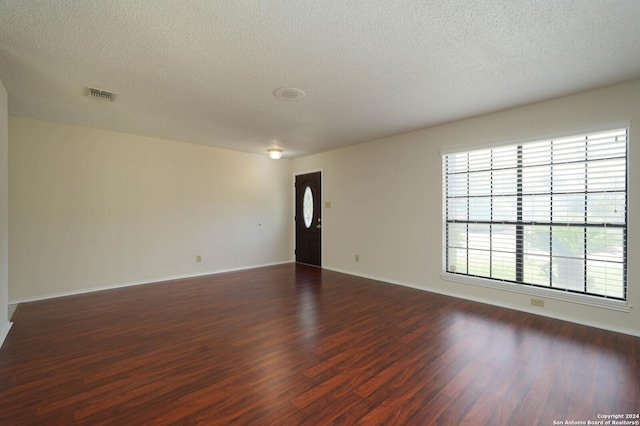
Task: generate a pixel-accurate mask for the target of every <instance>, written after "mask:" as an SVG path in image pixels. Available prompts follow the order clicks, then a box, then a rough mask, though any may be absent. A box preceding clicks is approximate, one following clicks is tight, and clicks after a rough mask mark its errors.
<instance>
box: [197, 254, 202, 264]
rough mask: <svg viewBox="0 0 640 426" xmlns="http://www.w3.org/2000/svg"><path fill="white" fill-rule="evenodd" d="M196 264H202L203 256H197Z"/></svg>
mask: <svg viewBox="0 0 640 426" xmlns="http://www.w3.org/2000/svg"><path fill="white" fill-rule="evenodd" d="M196 262H198V263H200V262H202V256H200V255H199V254H198V255H196Z"/></svg>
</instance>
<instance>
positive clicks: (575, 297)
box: [440, 272, 632, 312]
mask: <svg viewBox="0 0 640 426" xmlns="http://www.w3.org/2000/svg"><path fill="white" fill-rule="evenodd" d="M440 277H441V278H442V279H443V280H446V281H453V282H458V283H462V284H470V285H475V286H480V287H488V288H493V289H497V290H504V291H510V292H512V293H520V294H526V295H530V296H536V297H542V298H545V299H553V300H560V301H563V302H570V303H578V304H581V305H587V306H594V307H598V308H604V309H610V310H613V311H619V312H630V311H631V308H632V305H630V304H629V302H625V301H622V300H613V299H604V298H599V297H596V296H589V295H583V294H576V293H569V292H562V291H558V290H551V289H545V288H540V287H532V286H527V285H520V284H514V283H507V282H502V281H494V280H491V279H486V278H478V277H468V276H464V275H458V274H451V273H448V272H441V273H440Z"/></svg>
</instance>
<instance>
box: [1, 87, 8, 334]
mask: <svg viewBox="0 0 640 426" xmlns="http://www.w3.org/2000/svg"><path fill="white" fill-rule="evenodd" d="M7 108H8V107H7V91H6V89H5V88H4V85H3V84H2V81H0V346H1V345H2V342H3V341H4V339H5V337H6V335H7V333H8V332H9V327H10V323H9V320H8V307H9V306H8V305H9V296H8V291H9V290H8V288H9V272H8V270H9V182H8V179H9V163H8V147H9V139H8V129H7V127H8V124H7V120H8V113H7Z"/></svg>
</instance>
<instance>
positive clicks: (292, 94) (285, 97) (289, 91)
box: [273, 87, 305, 101]
mask: <svg viewBox="0 0 640 426" xmlns="http://www.w3.org/2000/svg"><path fill="white" fill-rule="evenodd" d="M273 96H275V97H276V98H278V99H280V100H281V101H299V100H300V99H302V98H304V96H305V93H304V92H303V91H302V90H300V89H296V88H295V87H281V88H279V89H276V91H275V92H273Z"/></svg>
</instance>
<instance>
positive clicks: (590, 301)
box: [440, 121, 631, 312]
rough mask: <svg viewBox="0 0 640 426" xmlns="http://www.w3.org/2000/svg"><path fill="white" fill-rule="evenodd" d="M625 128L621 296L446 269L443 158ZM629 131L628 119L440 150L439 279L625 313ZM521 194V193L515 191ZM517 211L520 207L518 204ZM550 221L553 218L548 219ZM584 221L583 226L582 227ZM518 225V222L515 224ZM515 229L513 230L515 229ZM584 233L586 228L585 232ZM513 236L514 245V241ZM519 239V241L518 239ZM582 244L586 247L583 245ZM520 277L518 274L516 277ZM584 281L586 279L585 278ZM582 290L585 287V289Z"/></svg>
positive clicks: (627, 310)
mask: <svg viewBox="0 0 640 426" xmlns="http://www.w3.org/2000/svg"><path fill="white" fill-rule="evenodd" d="M623 128H624V129H626V131H627V135H626V146H625V206H626V211H625V218H624V225H623V229H624V236H625V238H624V241H623V244H624V245H623V250H624V255H623V262H624V264H623V286H624V287H623V298H615V297H607V296H606V295H604V296H600V295H593V294H589V293H586V292H585V293H583V292H580V291H570V290H567V289H564V290H563V289H561V288H558V287H552V286H549V287H546V286H537V285H535V284H532V283H527V282H522V281H520V282H517V281H510V280H500V279H494V278H489V277H482V276H474V275H468V274H462V273H458V272H455V271H453V272H451V271H449V270H448V265H447V249H448V247H447V246H448V241H447V238H448V235H447V222H448V219H449V218H448V217H447V187H446V173H447V165H446V157H447V156H448V155H452V154H460V153H470V152H473V151H477V150H487V149H498V148H506V147H518V146H520V147H522V145H525V144H530V143H534V142H543V141H552V140H558V139H562V138H569V137H574V136H579V135H585V134H592V133H600V132H606V131H614V130H619V129H623ZM630 134H631V123H630V122H629V121H620V122H615V123H608V124H604V125H600V126H593V127H589V128H582V129H577V130H571V131H566V132H562V133H555V134H550V135H544V136H541V137H535V138H529V139H521V140H510V141H508V140H505V141H502V142H497V143H487V144H482V145H474V146H471V147H469V146H466V147H460V148H454V149H449V150H441V161H442V163H441V167H442V169H441V171H442V175H441V176H442V182H441V186H440V187H441V190H442V250H443V252H442V267H441V273H440V276H441V278H442V279H444V280H447V281H454V282H458V283H464V284H470V285H475V286H481V287H488V288H494V289H499V290H507V291H510V292H514V293H520V294H527V295H532V296H537V297H543V298H547V299H555V300H561V301H567V302H572V303H578V304H583V305H588V306H597V307H601V308H606V309H612V310H617V311H622V312H629V311H630V309H631V305H630V304H629V286H628V270H627V266H628V265H627V262H628V238H627V235H628V227H629V212H628V210H629V164H630V162H629V156H630V155H629V154H630V153H629V148H630ZM521 172H522V168H521V164H519V166H518V178H519V183H518V184H519V185H521V180H520V179H521V177H522V175H521ZM519 194H520V195H521V194H522V192H519ZM517 210H521V207H520V208H518V209H517ZM521 221H522V216H521V214H518V218H517V220H516V222H521ZM550 221H551V223H553V220H552V219H550ZM586 223H587V222H586V221H585V225H584V226H585V228H584V229H586ZM518 227H520V225H518ZM516 232H517V231H516ZM585 232H586V231H585ZM517 241H518V240H517V239H516V244H517ZM520 241H522V240H520ZM585 247H586V246H585ZM519 278H520V279H521V278H522V277H521V276H519ZM585 281H586V278H585ZM585 290H586V289H585Z"/></svg>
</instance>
